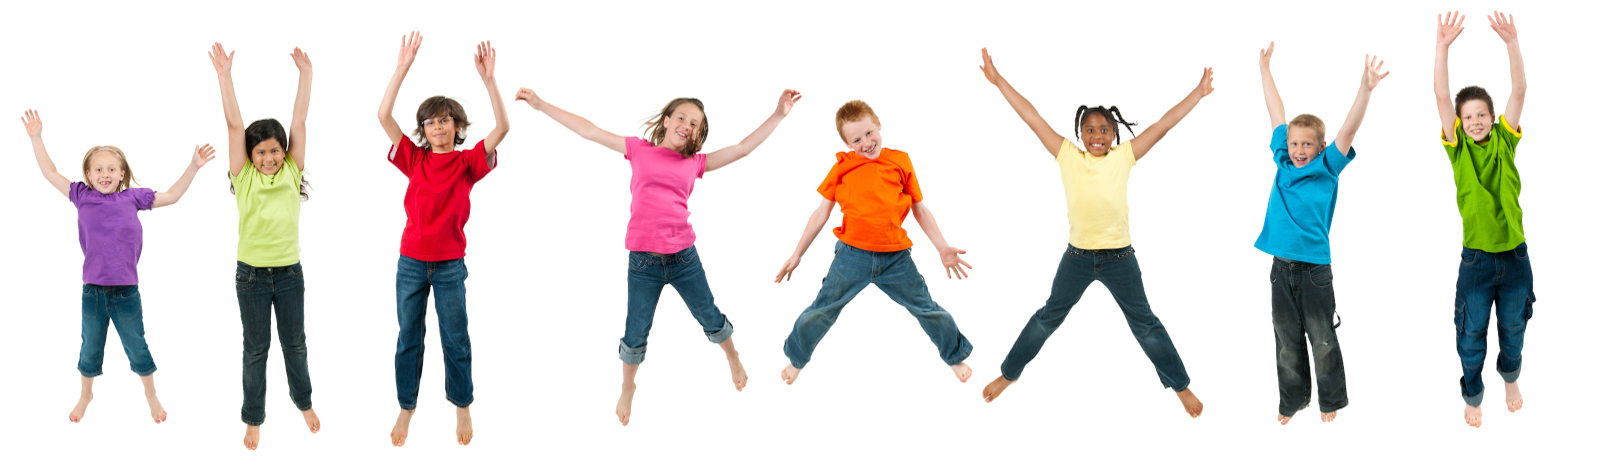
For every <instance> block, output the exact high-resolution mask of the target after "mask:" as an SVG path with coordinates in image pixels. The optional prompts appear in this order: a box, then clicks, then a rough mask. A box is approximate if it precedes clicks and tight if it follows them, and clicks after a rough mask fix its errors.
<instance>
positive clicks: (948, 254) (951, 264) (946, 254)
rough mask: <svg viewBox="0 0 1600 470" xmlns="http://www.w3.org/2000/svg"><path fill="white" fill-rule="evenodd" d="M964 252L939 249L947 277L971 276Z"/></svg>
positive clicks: (947, 248) (952, 248)
mask: <svg viewBox="0 0 1600 470" xmlns="http://www.w3.org/2000/svg"><path fill="white" fill-rule="evenodd" d="M964 254H967V250H963V249H960V248H956V247H953V246H947V247H944V249H943V250H939V261H940V262H943V263H944V275H945V277H951V275H952V274H954V276H955V278H956V279H966V278H967V277H969V275H968V274H967V271H966V269H972V265H971V264H968V263H967V262H966V260H963V259H961V255H964ZM796 262H798V260H796ZM962 266H966V269H961V267H962Z"/></svg>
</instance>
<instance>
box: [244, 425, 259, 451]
mask: <svg viewBox="0 0 1600 470" xmlns="http://www.w3.org/2000/svg"><path fill="white" fill-rule="evenodd" d="M258 444H261V426H249V425H246V426H245V427H244V448H246V449H250V450H256V445H258Z"/></svg>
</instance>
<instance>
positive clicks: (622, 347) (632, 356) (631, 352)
mask: <svg viewBox="0 0 1600 470" xmlns="http://www.w3.org/2000/svg"><path fill="white" fill-rule="evenodd" d="M645 348H646V346H639V347H637V348H630V347H628V345H626V344H618V345H617V358H619V359H622V363H623V364H627V365H631V366H636V365H639V364H642V363H644V353H645Z"/></svg>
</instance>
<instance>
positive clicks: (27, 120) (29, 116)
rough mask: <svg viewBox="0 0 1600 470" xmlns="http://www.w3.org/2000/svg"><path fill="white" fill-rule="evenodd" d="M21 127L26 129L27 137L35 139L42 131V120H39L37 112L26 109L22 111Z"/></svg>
mask: <svg viewBox="0 0 1600 470" xmlns="http://www.w3.org/2000/svg"><path fill="white" fill-rule="evenodd" d="M22 127H23V128H26V129H28V138H30V139H37V138H39V135H40V134H41V133H43V132H44V121H41V120H39V112H38V111H34V110H31V109H30V110H27V111H24V112H23V113H22Z"/></svg>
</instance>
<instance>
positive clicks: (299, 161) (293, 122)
mask: <svg viewBox="0 0 1600 470" xmlns="http://www.w3.org/2000/svg"><path fill="white" fill-rule="evenodd" d="M289 57H290V58H293V59H294V66H295V68H297V69H300V85H299V86H298V87H296V88H295V92H294V116H293V117H291V118H290V121H289V156H290V157H293V158H294V168H295V169H296V170H300V171H305V169H306V111H308V110H310V109H311V56H309V55H306V53H304V52H300V48H298V47H296V48H294V52H293V53H291V54H289ZM230 162H231V160H230Z"/></svg>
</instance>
